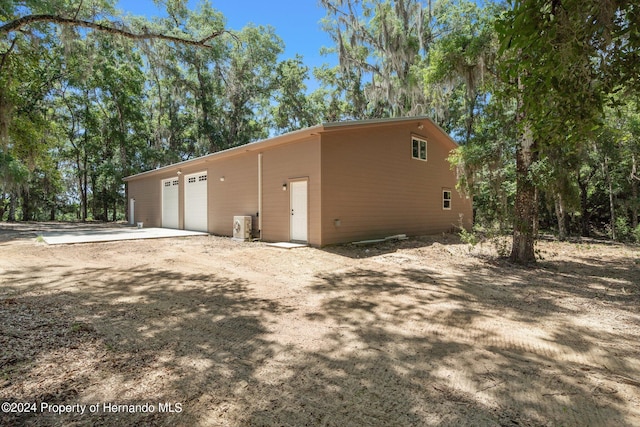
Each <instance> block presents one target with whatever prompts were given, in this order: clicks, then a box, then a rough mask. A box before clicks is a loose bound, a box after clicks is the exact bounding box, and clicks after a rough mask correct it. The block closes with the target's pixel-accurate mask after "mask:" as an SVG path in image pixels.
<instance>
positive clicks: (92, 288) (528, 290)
mask: <svg viewBox="0 0 640 427" xmlns="http://www.w3.org/2000/svg"><path fill="white" fill-rule="evenodd" d="M419 249H420V248H419V247H418V250H419ZM287 254H288V253H287ZM283 256H288V255H283ZM291 256H295V255H291ZM634 262H635V261H634V260H632V259H628V260H624V261H623V262H619V263H618V264H617V265H616V266H615V267H613V269H609V268H608V266H607V264H606V263H604V262H601V261H598V260H597V259H590V258H587V257H583V258H578V259H577V260H576V261H574V262H554V261H548V262H544V263H542V265H541V266H539V267H536V268H518V267H515V266H511V265H508V264H504V265H502V264H501V263H497V264H490V263H486V264H481V265H479V264H478V263H467V264H465V263H461V264H460V265H458V266H456V268H455V269H453V270H452V271H447V272H444V271H439V270H437V269H435V268H431V267H429V266H428V265H427V264H426V263H425V264H416V263H411V264H408V265H410V267H405V266H404V264H398V265H396V266H395V267H394V268H388V269H385V271H384V272H382V271H380V270H378V269H376V268H375V266H372V265H373V264H374V263H369V264H368V265H367V264H362V265H361V266H360V267H359V268H348V269H346V270H340V271H333V272H328V273H322V274H320V275H318V276H317V277H315V279H314V280H312V282H310V283H307V282H305V281H304V280H305V279H303V278H301V284H300V285H299V288H296V289H295V292H293V294H296V295H304V298H302V299H300V300H298V301H300V302H301V304H300V305H296V306H294V305H293V303H291V302H290V301H289V299H288V298H287V297H280V298H278V299H276V298H271V297H270V295H269V294H268V291H265V292H264V293H257V292H256V291H255V290H254V287H253V286H252V285H253V284H252V283H251V282H249V281H248V280H242V279H235V278H229V277H227V276H226V275H225V274H224V273H222V272H216V273H211V274H192V273H188V272H184V271H183V272H179V271H176V270H175V269H172V268H171V267H170V266H167V268H163V269H153V268H146V267H137V268H134V269H131V270H127V269H124V268H118V267H104V268H100V269H88V268H85V269H82V270H80V271H75V270H73V268H72V267H71V266H67V265H65V264H64V262H63V261H62V262H58V261H55V262H51V263H49V264H46V265H45V266H43V267H36V268H32V269H30V270H29V271H20V270H17V269H16V270H10V271H4V272H1V273H0V281H1V282H2V287H0V325H1V326H2V328H1V329H0V349H2V351H0V372H1V376H0V400H6V401H11V402H25V401H46V402H48V403H68V404H74V403H86V404H92V403H101V402H113V403H118V404H144V403H158V402H179V403H181V404H182V405H183V406H182V407H183V408H184V410H183V412H181V413H160V412H159V411H157V410H156V412H154V413H133V414H131V413H104V412H100V413H97V414H90V415H82V416H78V415H55V414H38V415H37V416H28V415H21V416H18V415H17V414H0V424H3V425H69V424H76V425H274V426H275V425H287V426H302V425H310V426H315V425H327V426H344V425H375V426H379V425H438V426H441V425H451V426H454V425H455V426H458V425H477V426H483V425H504V426H509V425H519V426H527V425H530V426H539V425H575V426H583V425H604V426H607V425H611V426H618V425H633V424H634V422H635V421H636V420H637V419H638V418H637V417H638V416H640V413H638V406H637V404H636V403H637V402H638V401H640V382H638V381H637V380H638V379H639V378H640V364H639V363H638V353H637V342H638V340H639V339H640V323H639V322H638V320H639V317H638V315H637V314H636V312H637V310H636V309H637V306H638V302H639V301H638V297H639V295H640V292H638V281H637V280H638V277H637V276H636V275H634V271H633V268H634V266H635V264H634ZM182 269H183V270H187V271H188V267H184V268H182ZM211 270H212V271H214V270H215V267H214V266H212V268H211ZM608 276H609V277H608ZM612 276H613V277H612ZM274 280H277V279H274ZM623 289H624V290H625V291H623ZM605 291H606V292H605ZM625 292H626V293H625ZM281 295H282V294H281ZM609 310H610V311H609ZM607 313H613V314H615V316H617V317H612V316H608V315H607ZM589 318H593V319H595V323H594V322H593V321H592V322H591V323H589V322H587V320H589ZM282 319H284V320H282ZM12 355H15V356H16V357H14V356H12ZM634 402H635V403H634Z"/></svg>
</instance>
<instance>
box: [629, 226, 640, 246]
mask: <svg viewBox="0 0 640 427" xmlns="http://www.w3.org/2000/svg"><path fill="white" fill-rule="evenodd" d="M631 234H633V240H634V241H635V242H636V243H640V224H638V226H637V227H636V228H634V229H633V231H632V232H631Z"/></svg>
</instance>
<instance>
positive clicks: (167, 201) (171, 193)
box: [162, 177, 179, 228]
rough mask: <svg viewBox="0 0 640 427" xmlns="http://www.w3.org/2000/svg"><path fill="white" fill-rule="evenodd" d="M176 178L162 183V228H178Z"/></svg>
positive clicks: (177, 182) (177, 186)
mask: <svg viewBox="0 0 640 427" xmlns="http://www.w3.org/2000/svg"><path fill="white" fill-rule="evenodd" d="M178 184H179V181H178V178H177V177H175V178H169V179H165V180H163V181H162V227H164V228H178V195H179V193H178V188H179V185H178Z"/></svg>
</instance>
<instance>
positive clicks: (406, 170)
mask: <svg viewBox="0 0 640 427" xmlns="http://www.w3.org/2000/svg"><path fill="white" fill-rule="evenodd" d="M425 124H426V126H423V129H418V127H417V125H415V124H413V123H411V124H397V125H393V126H380V127H369V128H364V129H358V130H345V131H342V132H334V133H327V134H324V135H323V137H322V179H323V181H322V208H323V210H322V218H323V221H322V231H323V240H322V243H323V245H327V244H333V243H343V242H349V241H354V240H361V239H371V238H379V237H385V236H389V235H394V234H400V233H405V234H407V235H420V234H428V233H436V232H441V231H446V230H449V229H451V228H452V227H454V226H455V225H457V224H458V214H459V213H463V214H464V216H465V219H467V218H468V220H469V221H470V219H471V206H470V203H469V201H468V200H465V199H462V198H460V197H458V195H457V192H456V191H455V190H454V189H455V184H456V178H455V174H454V173H453V172H452V171H451V170H450V166H449V163H448V162H447V160H446V158H447V156H448V153H449V151H450V150H451V149H452V148H453V147H454V144H453V143H452V142H451V141H450V140H449V139H448V138H447V137H446V136H444V135H442V134H441V132H440V131H439V130H438V129H436V128H435V127H433V126H432V125H431V124H430V123H425ZM412 136H416V137H418V138H420V139H424V140H426V141H427V154H428V156H427V161H426V162H425V161H421V160H417V159H413V158H412V145H411V138H412ZM443 188H450V189H452V190H454V191H452V209H451V210H443V209H442V189H443ZM335 220H339V221H340V225H339V226H336V224H335Z"/></svg>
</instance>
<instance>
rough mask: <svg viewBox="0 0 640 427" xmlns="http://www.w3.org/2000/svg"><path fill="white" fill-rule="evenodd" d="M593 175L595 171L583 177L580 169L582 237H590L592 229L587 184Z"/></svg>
mask: <svg viewBox="0 0 640 427" xmlns="http://www.w3.org/2000/svg"><path fill="white" fill-rule="evenodd" d="M592 177H593V172H592V173H591V174H590V175H589V177H588V178H586V179H585V180H583V179H582V176H581V175H580V171H578V187H580V212H581V216H582V217H581V218H580V227H581V231H580V235H581V236H582V237H590V236H591V229H590V227H589V223H590V222H591V212H589V205H588V203H589V193H588V192H587V186H588V184H589V181H590V180H591V178H592Z"/></svg>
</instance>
